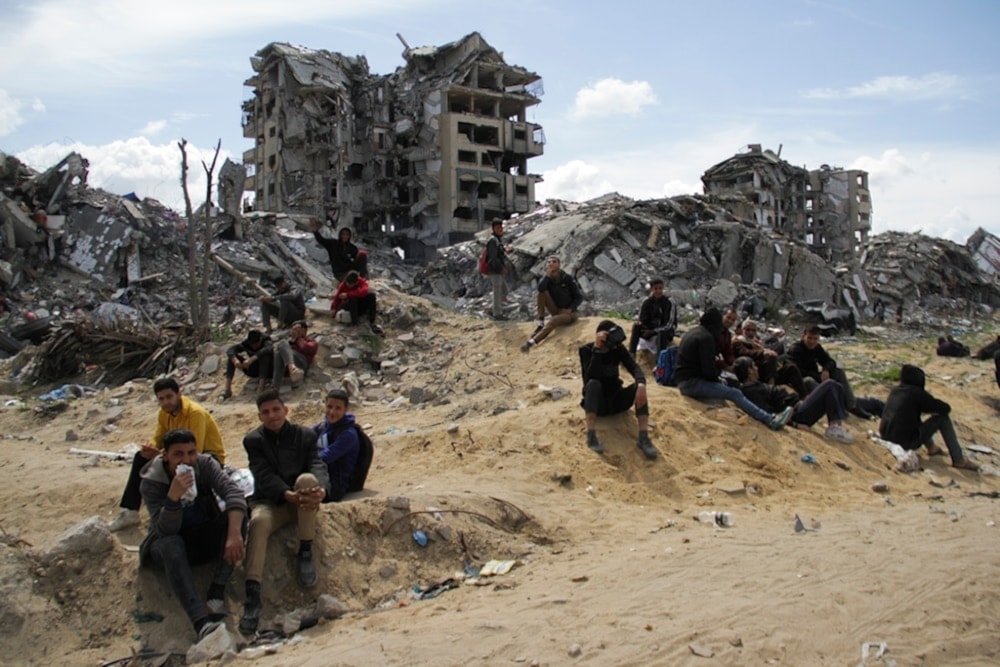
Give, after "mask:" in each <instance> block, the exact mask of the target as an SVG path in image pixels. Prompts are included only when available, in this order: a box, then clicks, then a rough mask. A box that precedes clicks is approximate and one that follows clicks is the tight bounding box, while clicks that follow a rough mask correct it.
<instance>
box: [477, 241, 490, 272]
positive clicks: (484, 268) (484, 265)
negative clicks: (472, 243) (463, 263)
mask: <svg viewBox="0 0 1000 667" xmlns="http://www.w3.org/2000/svg"><path fill="white" fill-rule="evenodd" d="M486 250H487V249H486V248H483V251H482V252H481V253H479V273H481V274H483V275H484V276H488V275H489V274H490V265H489V262H487V261H486Z"/></svg>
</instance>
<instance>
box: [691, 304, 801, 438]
mask: <svg viewBox="0 0 1000 667" xmlns="http://www.w3.org/2000/svg"><path fill="white" fill-rule="evenodd" d="M721 333H722V313H721V312H719V309H718V308H709V309H708V310H706V311H705V313H704V314H703V315H702V316H701V319H700V320H699V326H696V327H694V328H693V329H691V330H689V331H688V332H687V333H686V334H684V337H683V338H681V342H680V345H679V346H678V349H677V370H676V372H675V374H674V378H675V379H676V380H677V388H678V389H680V392H681V394H683V395H684V396H687V397H689V398H724V399H726V400H729V401H732V402H733V403H735V404H736V405H737V406H738V407H739V408H740V409H741V410H743V412H745V413H747V414H748V415H750V416H751V417H753V418H754V419H756V420H757V421H759V422H761V423H762V424H767V425H768V426H769V427H770V428H771V430H774V431H777V430H779V429H781V428H782V427H783V426H784V425H785V424H786V423H787V422H788V420H789V418H790V417H791V416H792V408H790V407H789V408H785V409H784V410H782V411H781V412H780V413H778V414H773V413H770V412H768V411H766V410H763V409H761V408H759V407H757V405H755V404H754V402H753V401H751V400H750V399H749V398H747V397H746V396H744V395H743V392H742V391H740V390H739V389H737V388H736V387H730V386H728V385H726V384H725V383H723V382H720V381H719V368H718V366H716V364H715V357H716V354H717V353H718V346H717V341H718V340H719V334H721Z"/></svg>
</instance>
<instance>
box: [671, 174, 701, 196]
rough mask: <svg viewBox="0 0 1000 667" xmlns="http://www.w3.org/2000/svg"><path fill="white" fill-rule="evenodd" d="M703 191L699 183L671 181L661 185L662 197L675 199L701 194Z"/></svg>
mask: <svg viewBox="0 0 1000 667" xmlns="http://www.w3.org/2000/svg"><path fill="white" fill-rule="evenodd" d="M702 189H703V187H702V183H701V181H697V182H694V181H682V180H679V179H676V178H674V179H671V180H669V181H667V182H666V183H664V184H663V194H662V195H661V196H662V197H675V196H677V195H691V194H696V193H699V192H701V191H702Z"/></svg>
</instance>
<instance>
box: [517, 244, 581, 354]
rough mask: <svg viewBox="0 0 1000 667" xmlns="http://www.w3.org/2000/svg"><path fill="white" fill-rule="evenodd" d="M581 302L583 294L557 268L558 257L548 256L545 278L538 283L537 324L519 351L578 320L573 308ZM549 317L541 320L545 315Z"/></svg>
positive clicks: (572, 279)
mask: <svg viewBox="0 0 1000 667" xmlns="http://www.w3.org/2000/svg"><path fill="white" fill-rule="evenodd" d="M581 303H583V293H582V292H581V291H580V286H579V285H578V284H577V282H576V278H574V277H573V276H571V275H569V274H568V273H566V272H565V271H563V270H562V268H560V263H559V258H558V257H556V256H554V255H553V256H552V257H549V258H548V259H547V260H545V276H544V277H543V278H542V279H541V280H539V281H538V298H537V303H536V305H537V307H538V325H537V326H536V327H535V332H534V333H533V334H531V338H529V339H528V340H527V341H526V342H525V343H524V345H522V346H521V352H528V351H530V350H531V348H533V347H534V346H535V345H538V344H539V343H541V342H542V341H543V340H545V339H546V338H547V337H548V335H549V334H550V333H552V332H553V331H555V328H556V327H564V326H567V325H570V324H573V323H574V322H576V321H577V319H579V317H580V316H579V314H577V312H576V311H577V309H578V308H579V307H580V304H581ZM546 313H548V314H549V315H550V317H549V321H548V322H546V321H545V315H546Z"/></svg>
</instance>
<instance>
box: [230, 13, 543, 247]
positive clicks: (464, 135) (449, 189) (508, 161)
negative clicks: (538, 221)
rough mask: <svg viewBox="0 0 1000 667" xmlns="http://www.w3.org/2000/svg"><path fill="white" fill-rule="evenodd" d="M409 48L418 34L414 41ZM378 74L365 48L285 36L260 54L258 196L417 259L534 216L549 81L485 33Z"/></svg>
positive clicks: (255, 104)
mask: <svg viewBox="0 0 1000 667" xmlns="http://www.w3.org/2000/svg"><path fill="white" fill-rule="evenodd" d="M404 45H405V42H404ZM403 58H404V59H405V60H406V65H405V66H404V67H400V68H397V70H396V71H395V72H394V73H392V74H390V75H385V76H382V75H373V74H371V73H370V72H369V70H368V63H367V61H366V60H365V58H364V57H362V56H357V57H353V58H351V57H347V56H343V55H341V54H339V53H331V52H329V51H325V50H318V51H317V50H312V49H307V48H304V47H298V46H291V45H288V44H279V43H272V44H269V45H268V46H266V47H264V48H263V49H261V50H260V51H258V52H257V54H256V55H255V56H254V57H253V58H251V64H252V66H253V69H254V72H255V74H254V76H252V77H251V78H249V79H247V81H246V82H245V83H246V85H247V86H250V87H252V88H253V96H252V97H251V98H250V99H248V100H247V101H245V102H244V104H243V136H244V137H246V138H248V139H253V140H254V142H255V144H254V147H253V148H251V149H249V150H247V151H246V152H245V153H244V156H243V157H244V163H245V165H246V167H247V179H246V183H245V190H248V191H252V192H253V193H254V194H255V203H254V207H255V208H257V209H259V210H265V211H275V212H285V213H299V214H306V215H314V216H317V217H319V218H320V219H323V218H324V217H326V218H328V219H330V220H335V221H336V224H337V226H349V227H353V228H354V229H355V231H357V232H358V233H360V234H361V235H363V236H365V237H366V238H372V239H376V238H392V239H393V240H394V242H395V243H396V244H397V245H400V246H402V247H403V249H404V251H405V252H406V254H407V257H408V258H413V259H418V260H420V259H427V258H430V257H432V256H433V255H434V252H435V249H436V248H438V247H441V246H445V245H450V244H452V243H457V242H461V241H465V240H468V239H470V238H472V235H473V234H474V233H475V232H477V231H479V230H481V229H484V228H485V227H487V226H488V225H489V221H490V220H491V219H493V218H495V217H499V218H506V217H509V216H511V215H513V214H515V213H525V212H528V211H530V210H531V209H532V208H533V207H534V205H535V183H536V182H538V181H539V180H541V177H540V176H538V175H535V174H530V173H529V172H528V160H529V159H530V158H532V157H537V156H539V155H542V153H543V145H544V136H543V133H542V128H541V126H540V125H537V124H535V123H531V122H529V121H528V120H527V110H528V108H529V107H531V106H533V105H535V104H538V102H539V101H540V100H539V95H540V94H541V79H540V77H539V76H538V75H537V74H535V73H533V72H529V71H528V70H526V69H524V68H521V67H517V66H513V65H508V64H507V63H506V62H504V59H503V56H502V55H501V54H500V53H499V52H497V51H496V50H495V49H494V48H493V47H491V46H490V45H489V44H487V43H486V41H485V40H484V39H483V38H482V37H481V36H480V35H479V34H478V33H475V32H474V33H471V34H470V35H468V36H466V37H464V38H462V39H461V40H458V41H456V42H452V43H450V44H445V45H443V46H439V47H422V48H409V47H408V46H407V47H406V49H405V50H404V51H403Z"/></svg>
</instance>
